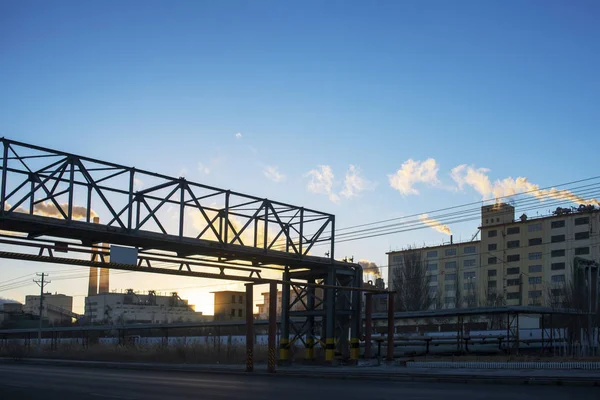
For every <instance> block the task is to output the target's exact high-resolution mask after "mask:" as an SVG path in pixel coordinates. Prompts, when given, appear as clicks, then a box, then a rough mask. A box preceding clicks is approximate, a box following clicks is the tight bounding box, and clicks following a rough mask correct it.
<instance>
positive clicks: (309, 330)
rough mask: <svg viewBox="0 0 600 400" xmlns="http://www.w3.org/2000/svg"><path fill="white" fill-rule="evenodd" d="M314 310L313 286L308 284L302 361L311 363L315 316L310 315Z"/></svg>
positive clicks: (312, 280) (312, 358) (313, 356)
mask: <svg viewBox="0 0 600 400" xmlns="http://www.w3.org/2000/svg"><path fill="white" fill-rule="evenodd" d="M314 282H315V280H314V279H309V281H308V283H314ZM314 310H315V288H314V287H313V286H308V287H307V288H306V311H308V313H309V316H308V317H307V321H306V344H305V351H304V361H305V362H307V363H312V362H313V361H314V358H315V353H314V347H315V317H314V315H311V314H312V312H314Z"/></svg>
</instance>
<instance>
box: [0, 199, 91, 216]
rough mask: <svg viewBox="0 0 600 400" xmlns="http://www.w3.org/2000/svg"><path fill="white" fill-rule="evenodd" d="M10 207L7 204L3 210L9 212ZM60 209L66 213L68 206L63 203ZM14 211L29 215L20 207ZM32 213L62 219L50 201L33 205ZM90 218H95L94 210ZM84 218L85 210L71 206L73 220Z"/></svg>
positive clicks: (81, 207)
mask: <svg viewBox="0 0 600 400" xmlns="http://www.w3.org/2000/svg"><path fill="white" fill-rule="evenodd" d="M11 207H12V206H11V205H10V204H8V203H5V204H4V210H10V209H11ZM60 207H61V208H62V209H63V211H64V212H65V213H66V212H67V210H68V208H69V205H68V204H67V203H63V204H61V205H60ZM14 211H15V212H18V213H25V214H29V211H28V210H26V209H24V208H23V207H21V206H19V207H17V208H16V209H15V210H14ZM33 213H34V214H35V215H41V216H43V217H52V218H62V217H63V216H62V214H61V213H60V211H58V209H57V208H56V206H55V205H54V203H52V202H50V201H44V202H41V203H38V204H36V205H34V206H33ZM90 216H91V218H94V217H97V216H98V214H96V212H94V210H91V211H90ZM86 217H87V208H85V207H83V206H75V205H74V206H73V219H85V218H86Z"/></svg>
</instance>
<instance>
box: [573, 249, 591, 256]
mask: <svg viewBox="0 0 600 400" xmlns="http://www.w3.org/2000/svg"><path fill="white" fill-rule="evenodd" d="M584 254H590V248H589V247H577V248H576V249H575V255H576V256H581V255H584Z"/></svg>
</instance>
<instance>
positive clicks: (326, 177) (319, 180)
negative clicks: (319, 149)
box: [304, 165, 340, 204]
mask: <svg viewBox="0 0 600 400" xmlns="http://www.w3.org/2000/svg"><path fill="white" fill-rule="evenodd" d="M304 176H306V177H310V181H309V182H308V185H307V186H306V188H307V189H308V191H309V192H312V193H315V194H326V195H327V197H329V200H330V201H332V202H334V203H336V204H337V203H339V202H340V197H339V196H338V195H337V194H335V193H334V192H333V179H334V175H333V171H332V169H331V167H330V166H329V165H319V166H318V167H317V168H316V169H312V170H310V171H308V172H307V173H306V174H305V175H304Z"/></svg>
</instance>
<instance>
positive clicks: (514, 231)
mask: <svg viewBox="0 0 600 400" xmlns="http://www.w3.org/2000/svg"><path fill="white" fill-rule="evenodd" d="M520 232H521V228H520V227H518V226H513V227H512V228H508V229H507V230H506V234H507V235H516V234H517V233H520Z"/></svg>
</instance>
